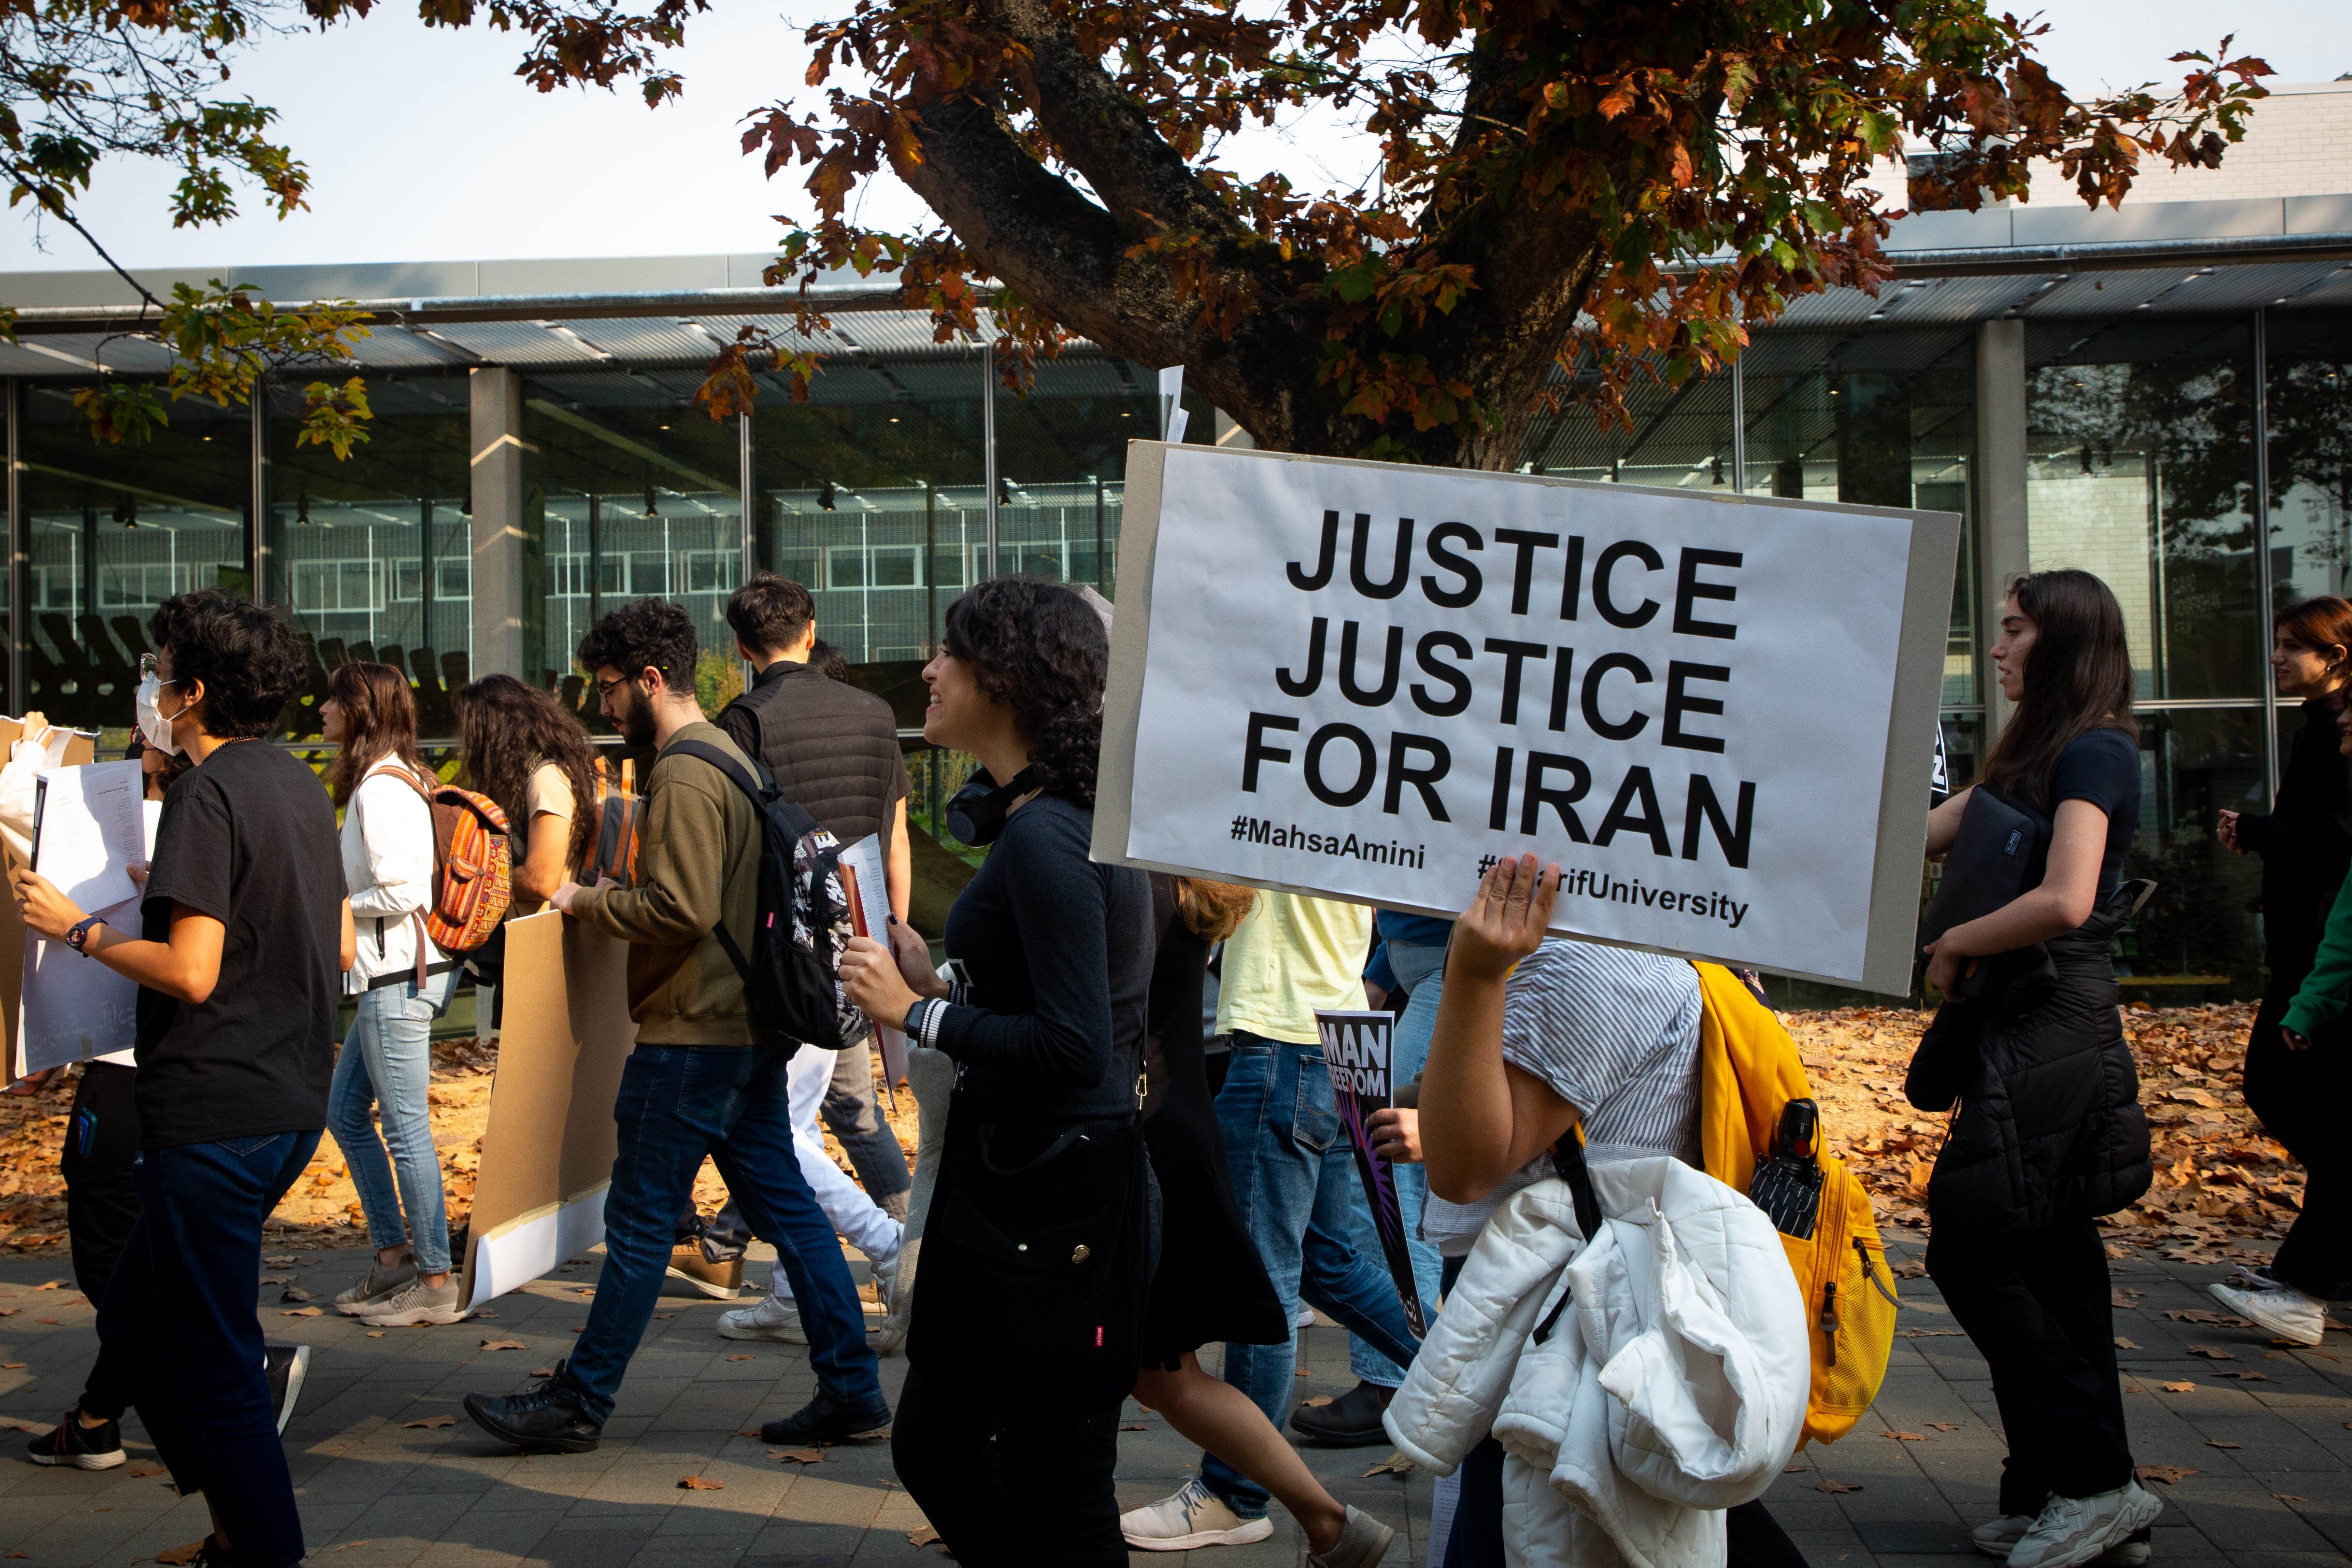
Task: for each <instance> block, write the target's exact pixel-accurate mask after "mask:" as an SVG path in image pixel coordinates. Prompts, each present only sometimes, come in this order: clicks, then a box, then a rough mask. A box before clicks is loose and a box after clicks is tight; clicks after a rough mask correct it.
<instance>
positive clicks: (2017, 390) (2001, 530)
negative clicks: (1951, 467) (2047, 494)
mask: <svg viewBox="0 0 2352 1568" xmlns="http://www.w3.org/2000/svg"><path fill="white" fill-rule="evenodd" d="M2025 461H2026V454H2025V323H2024V322H2023V321H2013V320H2004V321H1986V322H1983V323H1982V324H1980V325H1979V327H1978V328H1977V498H1976V499H1977V574H1978V576H1977V594H1978V605H1979V609H1978V619H1979V628H1978V635H1979V637H1982V638H1983V639H1984V647H1986V648H1987V649H1990V647H1992V642H1993V639H1994V638H1995V637H1998V636H1999V635H2000V627H1999V626H1997V625H1996V624H1995V623H1994V617H1995V616H1998V615H1999V614H2000V601H2001V598H2002V595H2004V594H2005V593H2006V591H2007V589H2008V586H2009V582H2010V579H2011V578H2012V577H2015V576H2016V575H2017V574H2019V573H2021V572H2023V571H2026V570H2027V569H2028V568H2029V565H2030V563H2031V561H2032V555H2031V552H2030V550H2029V548H2028V542H2027V533H2026V517H2025ZM1992 675H1993V671H1992V663H1991V660H1990V658H1988V659H1986V660H1985V661H1984V679H1985V741H1986V743H1987V744H1988V745H1990V743H1991V742H1993V741H1994V740H1995V739H1997V738H1998V737H1999V736H2000V727H2001V726H2002V725H2003V724H2004V723H2006V722H2007V721H2008V720H2009V714H2010V709H2011V703H2010V702H2009V700H2008V699H2006V698H2004V697H2002V696H2001V694H2000V687H1999V686H1998V685H1997V684H1995V683H1994V682H1993V679H1992Z"/></svg>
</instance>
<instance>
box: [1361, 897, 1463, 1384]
mask: <svg viewBox="0 0 2352 1568" xmlns="http://www.w3.org/2000/svg"><path fill="white" fill-rule="evenodd" d="M1389 967H1390V968H1391V970H1393V971H1395V973H1396V977H1397V984H1400V985H1402V986H1403V987H1404V989H1405V990H1406V991H1407V992H1408V993H1410V994H1411V995H1412V1000H1411V1001H1410V1002H1408V1003H1406V1004H1405V1009H1404V1016H1402V1017H1400V1018H1399V1019H1398V1020H1397V1026H1396V1044H1395V1045H1394V1047H1391V1051H1390V1053H1389V1083H1390V1085H1391V1088H1392V1089H1402V1088H1403V1087H1404V1086H1405V1085H1406V1084H1409V1083H1411V1082H1412V1080H1413V1078H1414V1075H1416V1074H1417V1073H1419V1072H1420V1071H1421V1069H1422V1068H1424V1067H1426V1066H1428V1065H1429V1039H1430V1037H1431V1036H1432V1035H1433V1034H1434V1033H1435V1032H1436V1029H1437V998H1438V987H1439V985H1440V984H1441V983H1442V982H1443V980H1444V976H1445V950H1444V948H1442V947H1408V946H1406V945H1404V944H1403V943H1401V942H1391V943H1389ZM1393 1169H1394V1171H1395V1172H1396V1189H1397V1208H1398V1209H1399V1210H1400V1211H1401V1212H1402V1214H1403V1215H1404V1238H1405V1249H1406V1251H1407V1253H1408V1254H1410V1255H1411V1257H1412V1282H1413V1289H1416V1290H1417V1291H1419V1292H1420V1294H1421V1321H1422V1322H1423V1323H1424V1324H1426V1323H1429V1322H1430V1321H1433V1320H1434V1319H1435V1318H1436V1316H1437V1294H1438V1291H1437V1279H1438V1270H1439V1266H1440V1264H1441V1263H1442V1261H1443V1260H1442V1259H1441V1258H1439V1257H1438V1256H1437V1248H1436V1247H1433V1246H1432V1245H1431V1244H1430V1243H1428V1242H1426V1241H1423V1240H1422V1239H1421V1209H1422V1205H1423V1203H1425V1202H1426V1201H1428V1197H1429V1168H1428V1167H1427V1166H1425V1165H1420V1164H1412V1165H1397V1166H1395V1167H1393ZM1352 1191H1353V1195H1354V1205H1353V1206H1354V1211H1355V1224H1356V1229H1355V1239H1356V1245H1357V1247H1359V1248H1360V1249H1362V1251H1363V1253H1364V1256H1366V1257H1367V1258H1382V1254H1381V1233H1380V1230H1379V1228H1378V1227H1377V1226H1374V1225H1373V1224H1372V1205H1370V1203H1368V1202H1366V1201H1365V1198H1364V1184H1363V1183H1361V1182H1358V1183H1357V1184H1355V1187H1354V1188H1353V1189H1352ZM1348 1370H1349V1372H1351V1373H1355V1374H1356V1376H1357V1377H1358V1378H1360V1379H1361V1380H1362V1381H1363V1382H1365V1383H1376V1384H1380V1385H1381V1387H1382V1388H1394V1387H1396V1386H1397V1385H1398V1384H1401V1383H1402V1382H1403V1381H1404V1368H1403V1367H1402V1366H1401V1365H1399V1364H1398V1363H1395V1362H1393V1361H1391V1360H1390V1359H1389V1358H1388V1357H1387V1356H1386V1355H1384V1354H1383V1353H1381V1351H1380V1350H1379V1349H1377V1348H1376V1347H1375V1346H1374V1345H1373V1344H1372V1343H1371V1342H1370V1341H1368V1340H1366V1339H1365V1338H1364V1337H1363V1336H1362V1335H1361V1334H1350V1335H1349V1336H1348Z"/></svg>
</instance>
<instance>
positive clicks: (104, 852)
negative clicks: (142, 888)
mask: <svg viewBox="0 0 2352 1568" xmlns="http://www.w3.org/2000/svg"><path fill="white" fill-rule="evenodd" d="M41 781H42V784H43V786H44V787H43V790H42V800H41V805H40V811H39V815H38V818H37V822H36V824H35V826H36V829H37V831H36V832H35V834H34V837H33V865H34V868H35V869H37V870H38V871H39V872H40V874H41V875H42V876H43V877H46V878H47V879H48V880H50V881H51V882H53V883H55V884H56V885H57V888H58V891H59V892H62V893H63V894H65V896H66V897H67V898H68V899H71V900H73V901H74V902H75V903H77V904H79V905H80V906H81V907H82V908H83V909H85V910H109V909H112V908H114V907H115V906H116V905H117V904H121V903H125V902H128V901H130V900H132V899H135V898H137V897H138V896H139V888H138V885H137V884H136V883H134V882H132V881H131V865H132V863H133V862H135V861H141V860H144V859H145V858H147V843H146V835H145V832H144V831H143V829H142V826H141V823H142V812H141V810H140V801H141V798H142V795H143V793H144V791H145V788H146V782H147V781H146V777H145V775H144V774H143V773H141V772H140V767H139V764H138V763H130V762H125V763H83V764H82V765H81V766H80V767H78V768H45V769H43V770H42V771H41Z"/></svg>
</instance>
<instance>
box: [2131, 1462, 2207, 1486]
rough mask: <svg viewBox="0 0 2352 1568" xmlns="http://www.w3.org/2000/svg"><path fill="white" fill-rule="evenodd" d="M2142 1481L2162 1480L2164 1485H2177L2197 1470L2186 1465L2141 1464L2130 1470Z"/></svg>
mask: <svg viewBox="0 0 2352 1568" xmlns="http://www.w3.org/2000/svg"><path fill="white" fill-rule="evenodd" d="M2132 1473H2133V1474H2134V1475H2136V1476H2137V1477H2138V1478H2139V1479H2141V1480H2144V1481H2162V1482H2163V1483H2164V1484H2165V1485H2166V1486H2168V1487H2170V1486H2178V1485H2179V1484H2180V1483H2181V1482H2182V1481H2185V1480H2187V1479H2189V1477H2191V1476H2193V1475H2195V1474H2196V1473H2197V1472H2196V1471H2195V1470H2192V1469H2190V1468H2189V1467H2188V1466H2187V1465H2142V1466H2140V1467H2139V1468H2137V1470H2134V1471H2133V1472H2132Z"/></svg>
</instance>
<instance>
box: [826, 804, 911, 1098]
mask: <svg viewBox="0 0 2352 1568" xmlns="http://www.w3.org/2000/svg"><path fill="white" fill-rule="evenodd" d="M841 870H842V887H843V889H844V890H845V891H846V892H847V893H848V894H849V915H850V919H851V920H852V921H856V926H857V934H858V935H860V936H870V937H872V938H873V939H874V940H875V941H876V942H880V943H881V944H882V945H883V946H884V947H888V946H889V945H890V931H889V922H888V921H887V920H885V919H883V918H882V917H884V916H886V915H887V914H888V913H889V912H890V891H889V887H890V885H889V883H888V882H887V881H886V880H885V879H884V870H883V866H882V836H881V835H880V834H878V833H869V834H867V835H866V837H863V838H861V839H859V840H858V841H857V842H856V843H855V844H853V845H851V846H850V847H848V848H846V849H844V850H843V851H842V852H841ZM869 911H870V912H871V914H872V916H873V919H872V920H871V921H869V920H868V919H867V916H868V913H869ZM874 1037H875V1040H876V1041H877V1043H878V1044H879V1045H880V1046H881V1047H882V1076H883V1078H884V1079H886V1080H887V1081H886V1087H887V1089H888V1092H889V1095H890V1104H891V1106H892V1108H893V1109H896V1108H897V1106H898V1083H899V1080H900V1079H904V1078H905V1077H906V1076H907V1037H906V1036H905V1035H903V1034H901V1033H899V1032H898V1030H896V1029H893V1028H889V1027H887V1026H884V1025H881V1024H877V1025H875V1026H874Z"/></svg>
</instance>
